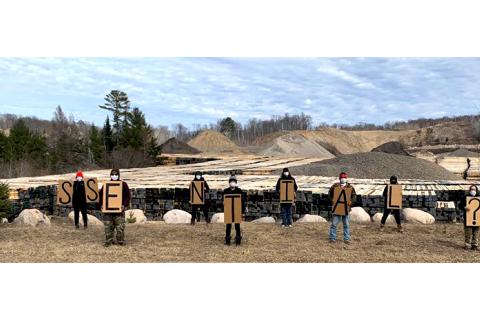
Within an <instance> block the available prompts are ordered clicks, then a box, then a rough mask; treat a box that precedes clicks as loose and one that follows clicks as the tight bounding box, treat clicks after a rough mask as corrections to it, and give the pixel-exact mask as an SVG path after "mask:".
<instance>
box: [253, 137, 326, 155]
mask: <svg viewBox="0 0 480 320" xmlns="http://www.w3.org/2000/svg"><path fill="white" fill-rule="evenodd" d="M259 154H261V155H264V156H292V157H295V156H299V157H328V158H331V157H333V156H334V155H333V154H332V153H330V152H329V151H328V150H327V149H325V148H324V147H322V146H321V145H320V144H318V143H316V142H315V141H312V140H310V139H307V138H306V137H304V136H303V135H302V134H298V133H295V132H292V133H288V134H285V135H282V136H280V137H278V138H276V139H274V140H273V141H272V142H270V143H267V144H266V145H265V148H264V149H263V150H261V151H260V152H259Z"/></svg>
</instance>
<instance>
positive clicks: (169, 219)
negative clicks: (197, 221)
mask: <svg viewBox="0 0 480 320" xmlns="http://www.w3.org/2000/svg"><path fill="white" fill-rule="evenodd" d="M191 220H192V215H191V214H190V213H188V212H186V211H183V210H178V209H174V210H170V211H168V212H167V213H165V214H164V215H163V221H165V223H166V224H172V223H190V222H191Z"/></svg>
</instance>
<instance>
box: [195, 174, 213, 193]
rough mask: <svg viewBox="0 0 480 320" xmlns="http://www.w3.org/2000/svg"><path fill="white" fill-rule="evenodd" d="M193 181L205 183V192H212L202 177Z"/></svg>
mask: <svg viewBox="0 0 480 320" xmlns="http://www.w3.org/2000/svg"><path fill="white" fill-rule="evenodd" d="M193 181H203V182H205V184H204V186H205V192H208V191H210V187H209V186H208V183H207V181H205V179H204V178H203V177H201V178H200V179H197V177H195V178H194V179H193Z"/></svg>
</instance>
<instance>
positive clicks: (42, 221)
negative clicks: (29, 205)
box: [13, 209, 51, 227]
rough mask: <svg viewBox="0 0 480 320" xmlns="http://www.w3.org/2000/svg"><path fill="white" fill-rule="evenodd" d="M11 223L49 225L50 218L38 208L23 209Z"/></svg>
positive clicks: (35, 225)
mask: <svg viewBox="0 0 480 320" xmlns="http://www.w3.org/2000/svg"><path fill="white" fill-rule="evenodd" d="M13 223H14V224H16V225H24V226H32V227H37V226H49V225H50V224H51V223H50V218H49V217H47V216H46V215H45V214H44V213H43V212H41V211H40V210H38V209H24V210H22V212H20V214H19V215H18V217H16V218H15V220H13Z"/></svg>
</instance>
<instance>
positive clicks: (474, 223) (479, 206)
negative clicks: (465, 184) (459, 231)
mask: <svg viewBox="0 0 480 320" xmlns="http://www.w3.org/2000/svg"><path fill="white" fill-rule="evenodd" d="M472 201H476V202H477V208H476V209H475V211H473V219H472V224H473V225H476V224H477V211H478V210H480V200H479V199H478V198H473V199H470V201H468V204H469V205H470V203H472Z"/></svg>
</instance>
